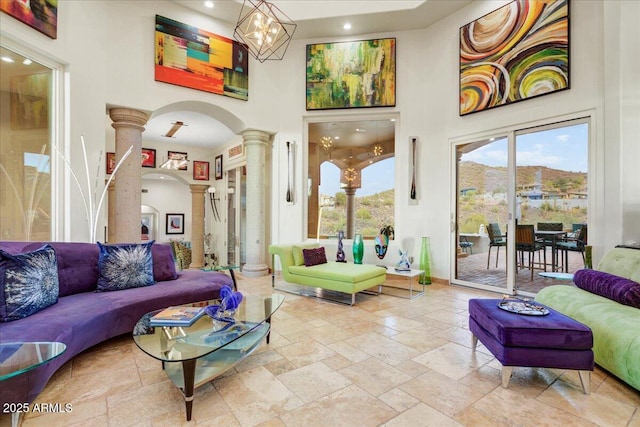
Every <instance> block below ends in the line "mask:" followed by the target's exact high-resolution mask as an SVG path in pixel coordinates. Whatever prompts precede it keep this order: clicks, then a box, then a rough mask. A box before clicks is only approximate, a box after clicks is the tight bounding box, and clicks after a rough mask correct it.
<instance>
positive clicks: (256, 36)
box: [233, 0, 297, 62]
mask: <svg viewBox="0 0 640 427" xmlns="http://www.w3.org/2000/svg"><path fill="white" fill-rule="evenodd" d="M296 27H297V25H296V24H295V23H294V22H293V21H292V20H291V19H289V17H288V16H287V15H285V14H284V13H283V12H282V11H281V10H280V9H278V7H277V6H275V5H273V4H272V3H269V2H266V1H264V0H258V1H255V0H244V2H243V4H242V10H241V11H240V16H239V17H238V23H237V24H236V28H235V30H234V31H233V38H234V39H236V40H237V41H239V42H241V43H244V44H245V45H247V48H248V49H249V53H251V55H252V56H253V57H254V58H256V59H257V60H258V61H260V62H264V61H266V60H267V59H282V58H283V57H284V54H285V52H286V51H287V47H288V46H289V42H291V37H293V33H294V32H295V30H296Z"/></svg>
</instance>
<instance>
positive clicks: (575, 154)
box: [462, 124, 589, 172]
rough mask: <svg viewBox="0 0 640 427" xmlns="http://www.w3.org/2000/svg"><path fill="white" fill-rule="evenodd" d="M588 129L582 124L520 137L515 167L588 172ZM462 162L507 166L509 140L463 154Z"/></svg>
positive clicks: (517, 142)
mask: <svg viewBox="0 0 640 427" xmlns="http://www.w3.org/2000/svg"><path fill="white" fill-rule="evenodd" d="M588 129H589V128H588V126H587V124H579V125H573V126H566V127H562V128H558V129H550V130H546V131H541V132H534V133H529V134H525V135H519V136H518V137H517V138H516V165H517V166H547V167H549V168H553V169H560V170H566V171H572V172H587V168H588V158H587V156H588V149H587V146H588V133H589V132H588ZM462 160H463V161H473V162H476V163H481V164H484V165H488V166H506V165H507V139H506V138H503V139H499V140H495V141H493V142H492V143H490V144H487V145H485V146H484V147H481V148H478V149H476V150H474V151H472V152H470V153H467V154H464V155H463V156H462Z"/></svg>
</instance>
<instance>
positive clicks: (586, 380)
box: [578, 371, 591, 394]
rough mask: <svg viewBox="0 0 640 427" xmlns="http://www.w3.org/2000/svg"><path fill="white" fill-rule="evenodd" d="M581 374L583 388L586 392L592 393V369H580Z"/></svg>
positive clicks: (579, 373)
mask: <svg viewBox="0 0 640 427" xmlns="http://www.w3.org/2000/svg"><path fill="white" fill-rule="evenodd" d="M578 375H580V382H581V383H582V390H583V391H584V394H590V393H591V371H578Z"/></svg>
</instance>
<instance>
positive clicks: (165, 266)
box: [151, 243, 178, 282]
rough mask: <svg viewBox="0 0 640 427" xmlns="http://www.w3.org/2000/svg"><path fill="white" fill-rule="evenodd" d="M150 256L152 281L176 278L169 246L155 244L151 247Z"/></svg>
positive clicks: (174, 265) (174, 263)
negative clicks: (151, 259)
mask: <svg viewBox="0 0 640 427" xmlns="http://www.w3.org/2000/svg"><path fill="white" fill-rule="evenodd" d="M151 256H152V257H153V279H154V280H155V281H156V282H163V281H165V280H175V279H177V278H178V274H177V273H176V262H175V260H174V259H173V251H172V250H171V246H170V245H166V244H164V245H163V244H160V243H155V244H154V245H153V246H151Z"/></svg>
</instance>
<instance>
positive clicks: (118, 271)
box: [96, 240, 154, 292]
mask: <svg viewBox="0 0 640 427" xmlns="http://www.w3.org/2000/svg"><path fill="white" fill-rule="evenodd" d="M153 242H154V241H153V240H152V241H150V242H148V243H143V244H140V245H137V244H126V245H103V244H102V243H100V242H98V248H100V256H99V257H98V272H99V273H100V277H98V288H97V289H96V292H102V291H120V290H122V289H130V288H139V287H142V286H150V285H153V284H154V281H153V258H152V256H151V245H153Z"/></svg>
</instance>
